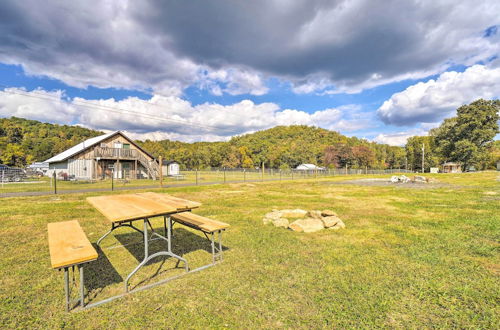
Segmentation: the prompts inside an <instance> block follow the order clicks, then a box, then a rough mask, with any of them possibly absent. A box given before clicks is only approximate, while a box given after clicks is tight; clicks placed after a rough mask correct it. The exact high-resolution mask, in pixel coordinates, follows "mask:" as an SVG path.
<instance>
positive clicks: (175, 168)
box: [161, 160, 180, 176]
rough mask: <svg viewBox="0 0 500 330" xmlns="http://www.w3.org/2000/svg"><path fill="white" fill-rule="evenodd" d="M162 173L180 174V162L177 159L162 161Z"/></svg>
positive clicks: (168, 174)
mask: <svg viewBox="0 0 500 330" xmlns="http://www.w3.org/2000/svg"><path fill="white" fill-rule="evenodd" d="M161 170H162V173H163V175H166V176H177V175H179V174H180V166H179V163H178V162H176V161H175V160H164V161H163V163H162V169H161Z"/></svg>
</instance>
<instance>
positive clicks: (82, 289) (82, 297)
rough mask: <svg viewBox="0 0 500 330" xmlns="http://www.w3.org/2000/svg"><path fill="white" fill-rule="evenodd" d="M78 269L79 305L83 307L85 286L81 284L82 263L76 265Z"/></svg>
mask: <svg viewBox="0 0 500 330" xmlns="http://www.w3.org/2000/svg"><path fill="white" fill-rule="evenodd" d="M78 269H79V270H80V306H81V307H82V308H83V307H85V292H84V290H85V287H84V285H83V265H78Z"/></svg>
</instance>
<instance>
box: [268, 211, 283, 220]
mask: <svg viewBox="0 0 500 330" xmlns="http://www.w3.org/2000/svg"><path fill="white" fill-rule="evenodd" d="M281 217H282V215H281V211H272V212H269V213H266V215H264V218H268V219H272V220H276V219H279V218H281Z"/></svg>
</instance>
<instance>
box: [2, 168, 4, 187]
mask: <svg viewBox="0 0 500 330" xmlns="http://www.w3.org/2000/svg"><path fill="white" fill-rule="evenodd" d="M4 173H5V170H2V188H3V182H4V180H5V176H4Z"/></svg>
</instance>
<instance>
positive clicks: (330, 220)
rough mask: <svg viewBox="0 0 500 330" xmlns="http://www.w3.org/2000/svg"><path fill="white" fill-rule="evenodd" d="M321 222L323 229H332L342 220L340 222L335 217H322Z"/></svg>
mask: <svg viewBox="0 0 500 330" xmlns="http://www.w3.org/2000/svg"><path fill="white" fill-rule="evenodd" d="M321 221H323V225H324V226H325V228H330V227H333V226H335V225H336V224H337V223H339V222H342V220H340V218H339V217H336V216H334V215H332V216H329V217H324V218H323V219H321Z"/></svg>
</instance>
